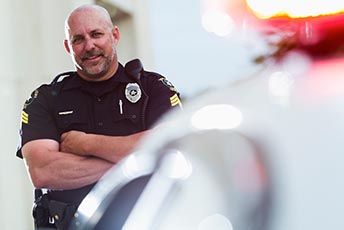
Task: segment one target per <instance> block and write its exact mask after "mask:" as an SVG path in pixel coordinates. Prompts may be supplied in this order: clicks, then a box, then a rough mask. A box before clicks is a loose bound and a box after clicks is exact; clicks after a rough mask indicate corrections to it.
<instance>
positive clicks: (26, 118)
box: [21, 111, 29, 124]
mask: <svg viewBox="0 0 344 230" xmlns="http://www.w3.org/2000/svg"><path fill="white" fill-rule="evenodd" d="M21 120H22V122H23V123H24V124H28V123H29V114H27V113H26V112H25V111H22V114H21Z"/></svg>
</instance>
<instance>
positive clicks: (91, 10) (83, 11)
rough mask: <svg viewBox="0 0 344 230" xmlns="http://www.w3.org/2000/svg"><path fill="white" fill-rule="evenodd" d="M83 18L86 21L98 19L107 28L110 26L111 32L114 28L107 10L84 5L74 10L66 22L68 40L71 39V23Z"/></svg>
mask: <svg viewBox="0 0 344 230" xmlns="http://www.w3.org/2000/svg"><path fill="white" fill-rule="evenodd" d="M82 18H84V19H86V18H97V19H98V20H100V21H101V22H102V23H104V24H105V25H106V26H108V27H109V29H110V30H111V29H112V28H113V24H112V20H111V17H110V15H109V12H108V11H107V10H106V9H105V8H103V7H101V6H98V5H91V4H87V5H82V6H79V7H78V8H76V9H74V10H73V11H72V12H71V13H70V14H69V15H68V17H67V18H66V21H65V34H66V39H68V38H69V30H70V24H71V22H72V21H75V20H80V19H82Z"/></svg>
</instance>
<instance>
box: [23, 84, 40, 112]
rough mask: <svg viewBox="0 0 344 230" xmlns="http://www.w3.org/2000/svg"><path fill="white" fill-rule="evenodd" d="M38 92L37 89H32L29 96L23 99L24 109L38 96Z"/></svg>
mask: <svg viewBox="0 0 344 230" xmlns="http://www.w3.org/2000/svg"><path fill="white" fill-rule="evenodd" d="M38 94H39V91H38V89H36V90H35V91H33V92H32V93H31V96H30V98H29V99H27V100H26V101H25V103H24V109H26V108H27V106H29V105H30V104H31V103H32V102H33V100H35V99H36V98H37V97H38Z"/></svg>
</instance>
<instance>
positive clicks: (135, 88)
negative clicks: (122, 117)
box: [125, 83, 142, 103]
mask: <svg viewBox="0 0 344 230" xmlns="http://www.w3.org/2000/svg"><path fill="white" fill-rule="evenodd" d="M141 94H142V92H141V89H140V86H139V84H137V83H128V84H127V86H126V87H125V97H126V98H127V99H128V101H130V102H131V103H136V102H138V101H139V100H140V98H141Z"/></svg>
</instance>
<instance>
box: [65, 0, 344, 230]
mask: <svg viewBox="0 0 344 230" xmlns="http://www.w3.org/2000/svg"><path fill="white" fill-rule="evenodd" d="M277 2H278V1H277ZM326 2H327V3H329V2H330V1H326ZM299 4H300V6H302V7H303V5H302V3H299ZM251 7H252V6H251ZM314 7H315V8H317V9H319V8H318V6H317V5H316V4H315V5H314ZM252 10H253V8H252ZM256 11H257V9H256ZM338 12H340V11H338ZM318 15H319V16H317V15H315V16H307V17H303V18H302V17H297V19H293V18H291V17H290V15H289V14H287V13H285V14H279V15H278V17H270V19H262V20H263V21H260V23H262V24H264V25H263V29H262V31H265V32H266V31H269V30H266V28H273V30H275V31H276V34H277V35H278V36H279V38H278V39H277V40H278V41H284V43H279V46H276V49H275V50H274V52H272V53H271V54H270V55H267V56H266V57H269V58H264V60H263V61H266V60H267V59H269V60H272V63H270V65H267V66H268V67H267V68H266V69H264V70H263V71H261V72H260V73H257V75H255V76H252V77H251V78H248V79H245V80H241V81H238V82H236V83H234V84H230V85H228V86H227V87H224V88H221V89H218V90H215V91H212V92H209V93H207V94H204V95H202V96H198V97H195V98H193V99H192V100H190V101H189V102H187V103H186V104H184V111H183V112H174V113H170V114H168V115H167V117H165V119H166V120H169V121H171V120H172V121H173V122H172V123H171V122H170V123H166V125H165V126H161V127H159V128H158V129H156V131H155V132H153V133H152V134H151V135H150V136H148V137H147V138H146V139H145V141H144V142H143V143H142V144H141V146H140V148H139V149H140V151H138V152H136V153H135V154H133V155H131V156H129V157H128V158H126V159H124V160H123V161H122V162H121V163H120V164H118V165H117V166H116V167H114V168H113V169H112V170H111V171H110V172H109V173H108V174H107V175H105V176H104V177H103V178H102V180H101V181H100V182H99V183H98V184H97V186H96V187H95V188H94V190H93V191H92V192H91V193H90V194H89V195H88V196H87V197H86V198H85V200H84V201H83V202H82V205H80V208H79V210H78V212H77V213H76V218H75V220H74V222H73V225H72V227H71V228H72V229H125V230H132V229H133V230H134V229H145V230H151V229H158V230H165V229H166V230H167V229H171V230H172V229H178V230H182V229H185V230H189V229H196V230H204V229H216V230H232V229H234V230H235V229H238V230H248V229H254V230H290V229H292V230H305V229H312V230H323V229H344V222H343V221H342V213H344V206H343V205H342V204H343V203H344V198H343V194H344V181H343V179H342V175H343V174H344V167H343V164H342V162H344V155H343V151H344V148H343V147H342V146H343V143H344V119H342V117H343V115H344V80H343V72H344V58H343V53H342V51H343V50H342V48H341V47H342V40H343V39H342V34H344V32H343V29H344V27H343V16H342V14H338V15H328V14H327V13H326V14H325V15H322V14H321V13H320V14H318ZM257 20H258V19H257ZM267 25H268V27H266V26H267ZM305 25H312V26H311V27H303V26H305ZM283 28H288V30H284V29H283ZM307 28H308V29H312V30H308V29H307ZM257 29H260V27H259V28H257ZM270 31H271V30H270ZM278 31H279V32H278ZM302 31H303V32H302ZM307 31H308V32H309V31H313V32H312V33H308V32H307ZM316 31H317V33H319V34H318V35H317V39H316V40H314V39H311V40H308V38H307V36H308V35H310V36H311V37H312V36H313V35H314V33H315V32H316ZM304 32H305V33H304ZM266 35H267V36H270V35H271V34H269V33H266ZM320 35H321V36H320ZM280 38H282V39H280ZM291 38H294V39H291ZM304 38H306V39H305V40H304ZM313 38H314V36H313ZM275 41H276V40H275ZM275 44H278V43H275ZM290 44H293V45H292V46H289V45H290ZM325 44H331V45H325ZM332 45H333V46H332ZM286 47H287V49H285V48H286ZM277 54H278V55H277Z"/></svg>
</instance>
